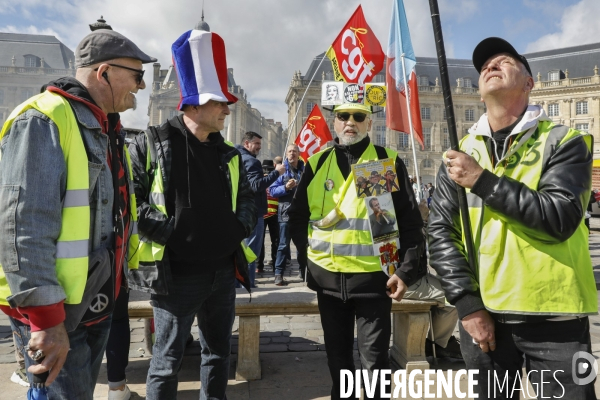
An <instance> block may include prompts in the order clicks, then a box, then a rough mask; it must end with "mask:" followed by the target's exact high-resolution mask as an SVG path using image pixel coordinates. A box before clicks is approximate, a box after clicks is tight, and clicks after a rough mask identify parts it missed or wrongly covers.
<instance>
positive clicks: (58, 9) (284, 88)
mask: <svg viewBox="0 0 600 400" xmlns="http://www.w3.org/2000/svg"><path fill="white" fill-rule="evenodd" d="M204 1H205V16H206V18H205V19H206V21H207V22H208V23H209V24H210V26H211V29H212V31H213V32H217V33H219V34H220V35H221V36H222V37H223V39H224V40H225V44H226V47H227V61H228V66H229V67H230V68H233V69H234V75H235V79H236V82H237V83H238V84H239V85H241V86H242V87H243V88H244V90H245V92H246V93H247V94H248V100H249V101H251V103H252V105H253V107H256V108H258V109H259V110H260V111H261V113H262V115H263V116H265V117H266V118H274V119H275V120H277V121H281V122H282V123H283V125H284V126H286V125H287V106H286V105H285V103H284V99H285V96H286V94H287V92H288V87H289V83H290V81H291V78H292V75H293V73H294V71H296V70H300V71H301V72H302V74H304V73H305V72H306V69H307V68H308V66H309V65H310V62H311V61H312V59H313V57H314V56H315V55H317V54H319V53H321V52H323V51H325V50H327V48H328V46H329V45H330V44H331V42H332V41H333V39H334V38H335V37H336V36H337V34H338V33H339V31H340V30H341V28H342V26H343V25H344V24H345V22H346V21H347V20H348V18H349V17H350V15H351V14H352V12H353V11H354V9H355V8H356V7H357V5H358V4H362V7H363V9H364V12H365V16H366V19H367V22H368V23H369V25H370V26H371V28H372V29H373V30H374V32H375V34H376V35H377V37H378V38H379V40H380V42H381V44H382V46H383V48H384V50H385V48H386V46H387V41H388V30H389V23H390V11H391V5H392V0H363V1H359V0H301V1H300V0H294V1H292V0H253V1H250V0H204ZM439 3H440V14H441V20H442V24H443V34H444V39H445V46H446V50H447V57H449V58H452V57H455V58H470V57H471V53H472V51H473V48H474V47H475V46H476V45H477V43H478V42H479V41H481V40H482V39H484V38H486V37H488V36H500V37H503V38H505V39H507V40H509V41H510V42H511V43H512V44H513V45H514V46H515V47H516V48H517V49H518V50H519V51H521V52H531V51H539V50H547V49H552V48H561V47H568V46H575V45H579V44H585V43H593V42H597V41H600V24H599V23H598V22H597V20H598V15H600V0H502V1H498V0H495V1H493V0H439ZM201 8H202V1H201V0H194V1H191V0H175V1H170V2H169V1H164V0H126V1H123V0H93V1H92V0H70V1H64V0H63V1H61V0H53V1H48V0H19V1H14V0H0V32H19V33H40V34H51V35H55V36H57V37H58V38H59V39H60V40H61V41H63V43H65V44H66V45H67V46H69V47H70V48H71V49H74V48H75V46H76V45H77V43H78V42H79V40H80V39H81V38H82V37H83V36H84V35H85V34H87V33H88V32H89V28H88V24H90V23H92V22H94V21H95V20H96V19H98V18H99V17H100V15H104V17H105V19H106V20H107V22H108V23H109V24H111V25H112V26H113V28H114V29H115V30H117V31H119V32H121V33H123V34H125V35H126V36H128V37H129V38H131V39H132V40H134V41H135V42H136V43H137V44H138V45H139V46H140V48H142V49H143V50H144V51H146V52H147V53H148V54H150V55H153V56H155V57H157V58H158V60H159V62H160V63H161V67H162V68H167V66H168V65H169V64H170V46H171V43H172V42H173V41H174V40H175V39H176V38H177V37H178V36H179V35H181V34H182V33H183V32H185V31H186V30H189V29H192V28H193V26H194V25H195V24H196V22H197V21H199V20H200V15H201ZM405 8H406V11H407V16H408V22H409V26H410V30H411V37H412V41H413V47H414V49H415V53H416V55H417V56H435V44H434V41H433V32H432V28H431V15H430V13H429V2H428V1H427V0H405ZM147 69H148V67H147ZM148 94H149V93H148V90H145V91H143V92H140V94H139V95H138V100H139V107H138V110H137V111H135V112H133V111H127V112H126V113H124V114H123V120H124V121H125V123H126V124H127V125H129V126H136V127H142V128H143V127H145V126H146V123H147V116H146V113H147V102H148Z"/></svg>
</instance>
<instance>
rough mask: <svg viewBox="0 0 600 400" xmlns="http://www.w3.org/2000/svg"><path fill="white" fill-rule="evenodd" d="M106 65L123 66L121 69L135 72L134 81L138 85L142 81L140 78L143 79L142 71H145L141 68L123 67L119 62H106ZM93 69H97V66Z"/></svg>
mask: <svg viewBox="0 0 600 400" xmlns="http://www.w3.org/2000/svg"><path fill="white" fill-rule="evenodd" d="M107 65H110V66H111V67H117V68H123V69H128V70H129V71H133V72H137V76H136V77H135V81H136V83H137V84H138V85H140V84H141V83H142V80H143V79H144V72H146V71H144V70H143V69H135V68H129V67H125V66H124V65H119V64H107ZM94 71H98V68H96V69H95V70H94Z"/></svg>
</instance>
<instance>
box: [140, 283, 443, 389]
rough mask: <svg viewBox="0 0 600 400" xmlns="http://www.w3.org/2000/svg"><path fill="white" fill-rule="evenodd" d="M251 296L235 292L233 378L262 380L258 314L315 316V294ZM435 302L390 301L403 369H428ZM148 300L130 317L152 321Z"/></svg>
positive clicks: (303, 290) (289, 290) (286, 291)
mask: <svg viewBox="0 0 600 400" xmlns="http://www.w3.org/2000/svg"><path fill="white" fill-rule="evenodd" d="M249 299H250V295H249V294H248V293H247V292H246V291H245V290H243V289H238V292H237V297H236V301H235V314H236V315H237V316H238V317H239V338H238V358H237V368H236V372H235V379H236V380H238V381H249V380H256V379H261V367H260V348H259V344H260V317H261V315H264V316H267V315H310V314H318V313H319V307H318V304H317V295H316V293H315V292H313V291H312V290H310V289H308V288H307V287H304V286H301V287H286V288H277V289H270V288H264V289H255V290H254V291H253V292H252V301H251V302H249V301H248V300H249ZM436 305H437V303H436V302H435V301H418V300H402V301H401V302H396V301H394V302H392V313H393V314H392V315H393V317H392V318H393V321H392V330H393V335H392V336H393V337H392V348H391V351H390V353H391V358H392V361H393V362H395V363H397V364H398V365H399V366H401V367H403V368H405V369H406V370H407V371H408V372H410V370H413V369H421V370H423V369H427V368H429V363H428V362H427V359H426V358H425V338H426V336H427V332H428V330H429V310H430V309H431V307H434V306H436ZM152 316H153V314H152V307H151V306H150V303H149V302H148V301H134V302H130V303H129V318H152Z"/></svg>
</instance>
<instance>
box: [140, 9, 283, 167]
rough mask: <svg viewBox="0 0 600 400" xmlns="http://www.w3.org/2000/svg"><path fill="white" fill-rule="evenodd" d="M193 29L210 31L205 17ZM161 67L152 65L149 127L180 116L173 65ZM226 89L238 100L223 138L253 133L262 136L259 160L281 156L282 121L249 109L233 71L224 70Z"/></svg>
mask: <svg viewBox="0 0 600 400" xmlns="http://www.w3.org/2000/svg"><path fill="white" fill-rule="evenodd" d="M195 29H201V30H206V31H210V28H209V26H208V24H207V23H206V22H204V17H202V20H201V21H200V22H199V23H198V24H197V25H196V27H195ZM160 67H161V66H160V63H154V70H153V78H152V87H151V89H152V93H151V94H150V104H149V106H148V115H149V116H150V124H152V125H157V124H162V123H163V122H165V121H166V120H167V119H169V118H172V117H173V116H175V115H177V114H178V113H179V111H177V105H178V104H179V99H180V94H179V83H178V82H177V73H176V71H175V69H174V68H173V66H172V65H170V66H169V67H168V68H167V69H161V68H160ZM227 87H228V88H229V92H230V93H231V94H233V95H234V96H236V97H237V98H238V99H239V100H238V102H237V103H235V104H232V105H230V106H229V109H230V110H231V114H230V115H229V116H228V117H227V118H226V120H225V129H224V132H222V134H223V136H224V137H225V139H226V140H229V141H231V142H233V143H235V144H237V143H240V141H241V138H242V135H243V134H244V133H245V132H247V131H254V132H256V133H258V134H259V135H261V136H262V137H263V139H262V149H261V151H260V154H259V155H258V158H259V159H261V160H263V159H273V157H275V156H278V155H282V152H283V147H284V145H285V140H286V137H285V135H284V131H283V127H282V125H281V122H275V121H274V120H272V119H267V118H265V117H264V116H262V114H261V112H260V111H259V110H258V109H256V108H254V107H252V104H251V103H250V102H249V101H248V98H247V94H246V93H245V92H244V89H242V87H241V86H239V85H238V84H236V82H235V79H234V76H233V68H229V69H228V71H227Z"/></svg>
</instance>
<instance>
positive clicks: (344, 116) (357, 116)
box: [336, 112, 367, 122]
mask: <svg viewBox="0 0 600 400" xmlns="http://www.w3.org/2000/svg"><path fill="white" fill-rule="evenodd" d="M351 115H352V118H354V120H355V121H356V122H363V121H364V120H365V118H367V114H365V113H360V112H357V113H354V114H351V113H349V112H339V113H337V114H336V117H337V119H339V120H340V121H344V122H346V121H348V120H349V119H350V116H351Z"/></svg>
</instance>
